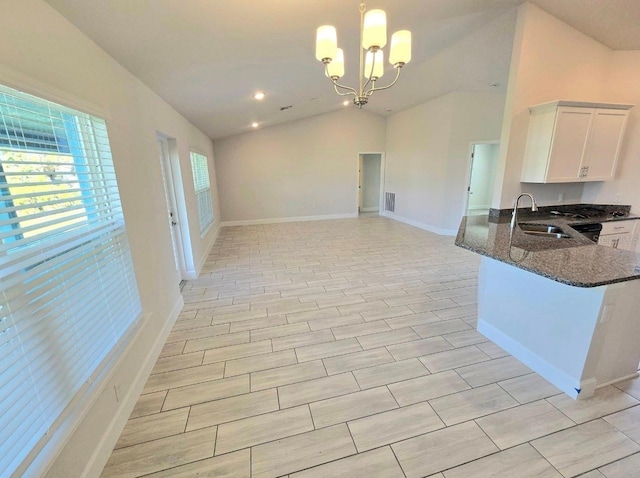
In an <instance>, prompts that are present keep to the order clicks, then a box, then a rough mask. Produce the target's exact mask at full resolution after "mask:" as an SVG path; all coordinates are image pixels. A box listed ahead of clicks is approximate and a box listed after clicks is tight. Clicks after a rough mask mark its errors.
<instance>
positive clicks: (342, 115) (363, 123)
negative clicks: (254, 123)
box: [214, 108, 385, 223]
mask: <svg viewBox="0 0 640 478" xmlns="http://www.w3.org/2000/svg"><path fill="white" fill-rule="evenodd" d="M384 141H385V118H383V117H380V116H377V115H373V114H371V113H368V112H366V111H364V110H358V109H356V108H345V109H342V110H338V111H335V112H331V113H327V114H323V115H319V116H314V117H312V118H308V119H304V120H300V121H296V122H292V123H287V124H283V125H278V126H273V127H270V128H264V129H260V130H256V131H251V132H249V133H245V134H241V135H237V136H231V137H229V138H225V139H222V140H218V141H216V142H215V143H214V149H215V161H216V170H217V173H218V186H219V190H220V206H221V211H222V220H223V222H225V223H249V222H264V221H270V220H286V219H291V218H308V217H322V216H327V217H337V216H345V215H355V214H357V212H358V154H359V152H361V151H384Z"/></svg>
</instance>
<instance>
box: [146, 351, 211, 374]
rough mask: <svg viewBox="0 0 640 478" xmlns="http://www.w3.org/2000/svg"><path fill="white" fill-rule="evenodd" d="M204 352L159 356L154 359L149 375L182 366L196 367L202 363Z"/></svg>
mask: <svg viewBox="0 0 640 478" xmlns="http://www.w3.org/2000/svg"><path fill="white" fill-rule="evenodd" d="M203 358H204V352H193V353H190V354H180V355H173V356H170V357H161V358H159V359H158V360H156V363H155V365H154V366H153V369H152V370H151V375H155V374H158V373H165V372H172V371H174V370H181V369H184V368H191V367H198V366H200V365H202V359H203Z"/></svg>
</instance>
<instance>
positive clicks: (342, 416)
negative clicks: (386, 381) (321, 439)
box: [309, 387, 398, 429]
mask: <svg viewBox="0 0 640 478" xmlns="http://www.w3.org/2000/svg"><path fill="white" fill-rule="evenodd" d="M309 407H310V409H311V415H312V417H313V423H314V425H315V428H316V429H318V428H324V427H327V426H331V425H336V424H338V423H344V422H346V421H348V420H355V419H357V418H362V417H366V416H369V415H374V414H376V413H380V412H385V411H387V410H391V409H394V408H398V404H397V403H396V401H395V400H394V398H393V395H391V393H390V392H389V390H388V389H387V388H386V387H379V388H374V389H371V390H365V391H363V392H355V393H351V394H348V395H342V396H340V397H335V398H329V399H327V400H321V401H319V402H314V403H311V404H310V405H309Z"/></svg>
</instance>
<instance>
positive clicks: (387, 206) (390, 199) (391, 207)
mask: <svg viewBox="0 0 640 478" xmlns="http://www.w3.org/2000/svg"><path fill="white" fill-rule="evenodd" d="M384 210H385V211H391V212H394V211H395V210H396V193H385V196H384Z"/></svg>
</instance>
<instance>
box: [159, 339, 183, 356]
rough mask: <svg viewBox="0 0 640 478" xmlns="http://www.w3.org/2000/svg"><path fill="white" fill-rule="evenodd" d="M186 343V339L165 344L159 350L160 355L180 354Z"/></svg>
mask: <svg viewBox="0 0 640 478" xmlns="http://www.w3.org/2000/svg"><path fill="white" fill-rule="evenodd" d="M186 343H187V341H186V340H185V341H183V342H173V343H170V344H165V345H164V347H162V350H161V351H160V357H170V356H172V355H178V354H181V353H182V351H183V350H184V346H185V344H186Z"/></svg>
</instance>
